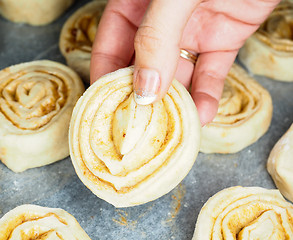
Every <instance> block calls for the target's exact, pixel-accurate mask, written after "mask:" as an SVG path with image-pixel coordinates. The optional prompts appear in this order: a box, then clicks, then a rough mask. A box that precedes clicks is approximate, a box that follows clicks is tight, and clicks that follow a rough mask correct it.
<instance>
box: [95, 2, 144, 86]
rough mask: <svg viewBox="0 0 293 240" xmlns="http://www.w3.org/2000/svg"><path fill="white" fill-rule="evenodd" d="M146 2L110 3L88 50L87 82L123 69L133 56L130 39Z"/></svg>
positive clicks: (132, 37)
mask: <svg viewBox="0 0 293 240" xmlns="http://www.w3.org/2000/svg"><path fill="white" fill-rule="evenodd" d="M148 2H149V0H131V1H125V0H124V1H123V0H110V1H109V2H108V4H107V6H106V8H105V11H104V13H103V16H102V18H101V21H100V23H99V26H98V29H97V33H96V38H95V41H94V44H93V48H92V57H91V68H90V76H91V83H93V82H95V81H96V80H97V79H98V78H99V77H101V76H102V75H104V74H106V73H109V72H112V71H115V70H117V69H119V68H122V67H126V66H128V64H129V63H130V61H131V59H132V56H133V53H134V46H133V42H134V36H135V33H136V31H137V26H138V25H139V23H140V22H141V20H142V16H143V14H144V11H145V9H146V7H147V5H148Z"/></svg>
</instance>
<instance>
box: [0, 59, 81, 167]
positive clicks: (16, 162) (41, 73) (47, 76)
mask: <svg viewBox="0 0 293 240" xmlns="http://www.w3.org/2000/svg"><path fill="white" fill-rule="evenodd" d="M83 91H84V87H83V84H82V82H81V80H80V78H79V77H78V76H77V74H76V73H75V72H73V71H72V70H71V69H69V68H68V67H66V66H64V65H63V64H60V63H56V62H53V61H46V60H42V61H34V62H28V63H22V64H18V65H15V66H11V67H9V68H6V69H4V70H2V71H0V126H1V127H0V159H1V160H2V162H4V163H5V164H6V165H7V166H8V167H9V168H11V169H12V170H13V171H17V172H19V171H24V170H25V169H27V168H31V167H37V166H42V165H45V164H48V163H51V162H54V161H57V160H60V159H62V158H64V157H66V156H68V154H69V149H68V144H67V143H68V140H67V138H68V136H67V135H68V127H69V119H70V115H71V112H72V110H73V106H74V104H75V102H76V101H77V99H78V98H79V97H80V95H81V94H82V92H83ZM56 149H58V151H56Z"/></svg>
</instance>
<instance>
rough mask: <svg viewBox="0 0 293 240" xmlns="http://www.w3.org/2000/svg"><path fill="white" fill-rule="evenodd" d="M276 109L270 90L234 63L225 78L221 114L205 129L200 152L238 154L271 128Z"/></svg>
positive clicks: (219, 109) (220, 105) (220, 107)
mask: <svg viewBox="0 0 293 240" xmlns="http://www.w3.org/2000/svg"><path fill="white" fill-rule="evenodd" d="M272 110H273V105H272V99H271V96H270V94H269V92H268V91H267V90H265V89H264V88H263V87H262V86H261V85H260V84H258V83H257V82H256V81H255V80H254V79H252V78H251V77H249V76H248V74H247V73H246V72H245V71H244V70H243V69H242V68H241V67H239V66H238V65H236V64H234V65H233V66H232V68H231V70H230V72H229V73H228V76H227V77H226V80H225V86H224V91H223V94H222V98H221V100H220V103H219V108H218V113H217V115H216V117H215V118H214V120H213V121H212V122H211V123H209V124H207V125H206V126H204V127H203V128H202V138H201V146H200V151H201V152H204V153H235V152H238V151H240V150H242V149H243V148H245V147H247V146H249V145H250V144H252V143H254V142H255V141H257V140H258V139H259V138H260V137H261V136H262V135H263V134H264V133H265V132H266V131H267V130H268V128H269V126H270V123H271V119H272Z"/></svg>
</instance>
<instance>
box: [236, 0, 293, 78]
mask: <svg viewBox="0 0 293 240" xmlns="http://www.w3.org/2000/svg"><path fill="white" fill-rule="evenodd" d="M239 59H240V61H241V62H242V63H243V64H244V65H245V66H246V67H247V68H248V70H249V71H251V72H252V73H254V74H258V75H264V76H266V77H269V78H272V79H275V80H280V81H293V68H292V66H293V1H282V2H281V3H280V4H279V5H278V6H277V8H276V9H275V10H274V11H273V13H272V14H271V15H270V16H269V17H268V19H267V20H266V21H265V22H264V23H263V24H262V25H261V27H260V28H259V30H258V31H257V32H256V33H255V34H253V35H252V36H251V37H250V38H248V39H247V41H246V43H245V44H244V46H243V47H242V48H241V49H240V51H239Z"/></svg>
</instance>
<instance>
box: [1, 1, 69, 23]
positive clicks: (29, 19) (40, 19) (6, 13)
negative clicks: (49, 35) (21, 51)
mask: <svg viewBox="0 0 293 240" xmlns="http://www.w3.org/2000/svg"><path fill="white" fill-rule="evenodd" d="M73 2H74V0H49V1H44V0H0V14H1V15H2V16H3V17H5V18H7V19H9V20H10V21H13V22H22V23H28V24H31V25H45V24H48V23H50V22H52V21H54V20H55V19H57V18H58V17H59V16H60V15H61V14H62V13H63V12H64V11H65V10H66V9H67V8H68V7H69V6H70V5H71V4H72V3H73Z"/></svg>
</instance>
